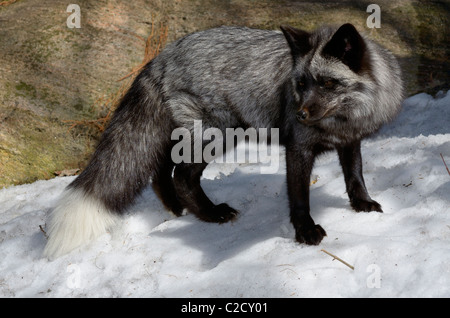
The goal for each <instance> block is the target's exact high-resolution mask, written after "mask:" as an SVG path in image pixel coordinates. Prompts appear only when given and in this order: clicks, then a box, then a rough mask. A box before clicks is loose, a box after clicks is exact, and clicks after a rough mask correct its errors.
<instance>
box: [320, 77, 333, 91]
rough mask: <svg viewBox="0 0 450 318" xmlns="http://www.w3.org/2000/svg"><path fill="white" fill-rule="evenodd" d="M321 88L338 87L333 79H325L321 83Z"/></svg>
mask: <svg viewBox="0 0 450 318" xmlns="http://www.w3.org/2000/svg"><path fill="white" fill-rule="evenodd" d="M319 85H320V87H323V88H327V89H331V88H334V87H335V86H336V80H333V79H324V80H320V81H319Z"/></svg>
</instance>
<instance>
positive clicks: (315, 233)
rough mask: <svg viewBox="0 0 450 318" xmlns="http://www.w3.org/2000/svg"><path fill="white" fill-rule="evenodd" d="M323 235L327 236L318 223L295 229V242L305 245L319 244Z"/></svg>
mask: <svg viewBox="0 0 450 318" xmlns="http://www.w3.org/2000/svg"><path fill="white" fill-rule="evenodd" d="M324 236H327V233H326V232H325V230H324V229H323V228H322V227H321V226H320V225H319V224H316V225H314V226H312V227H308V228H306V229H305V228H302V229H300V230H296V231H295V239H296V240H297V242H299V243H305V244H307V245H319V243H320V242H321V241H322V239H323V237H324Z"/></svg>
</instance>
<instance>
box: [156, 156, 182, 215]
mask: <svg viewBox="0 0 450 318" xmlns="http://www.w3.org/2000/svg"><path fill="white" fill-rule="evenodd" d="M174 167H175V165H174V164H173V163H172V162H171V161H167V160H165V162H164V163H163V164H162V165H161V166H160V167H158V169H157V171H156V172H155V175H154V176H153V178H152V187H153V190H154V191H155V193H156V194H157V195H158V197H159V198H160V200H161V201H162V203H163V204H164V206H165V207H166V208H167V209H168V210H169V211H172V213H173V214H175V215H176V216H181V215H182V213H183V205H182V204H181V202H180V200H179V199H178V195H177V192H176V190H175V185H174V183H173V178H172V172H173V169H174Z"/></svg>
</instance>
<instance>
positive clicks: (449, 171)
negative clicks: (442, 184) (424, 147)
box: [440, 153, 450, 175]
mask: <svg viewBox="0 0 450 318" xmlns="http://www.w3.org/2000/svg"><path fill="white" fill-rule="evenodd" d="M440 155H441V158H442V162H443V163H444V166H445V169H447V172H448V174H449V175H450V170H449V169H448V167H447V164H446V163H445V160H444V156H442V153H441V154H440Z"/></svg>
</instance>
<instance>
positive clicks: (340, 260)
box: [321, 249, 355, 270]
mask: <svg viewBox="0 0 450 318" xmlns="http://www.w3.org/2000/svg"><path fill="white" fill-rule="evenodd" d="M321 251H322V252H324V253H326V254H328V255H330V256H331V257H333V258H334V259H337V260H338V261H339V262H341V263H342V264H344V265H347V266H348V267H350V268H351V269H352V270H355V268H354V267H353V266H352V265H350V264H349V263H347V262H345V261H343V260H342V259H340V258H339V257H337V256H336V255H333V254H331V253H330V252H328V251H325V250H324V249H321Z"/></svg>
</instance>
